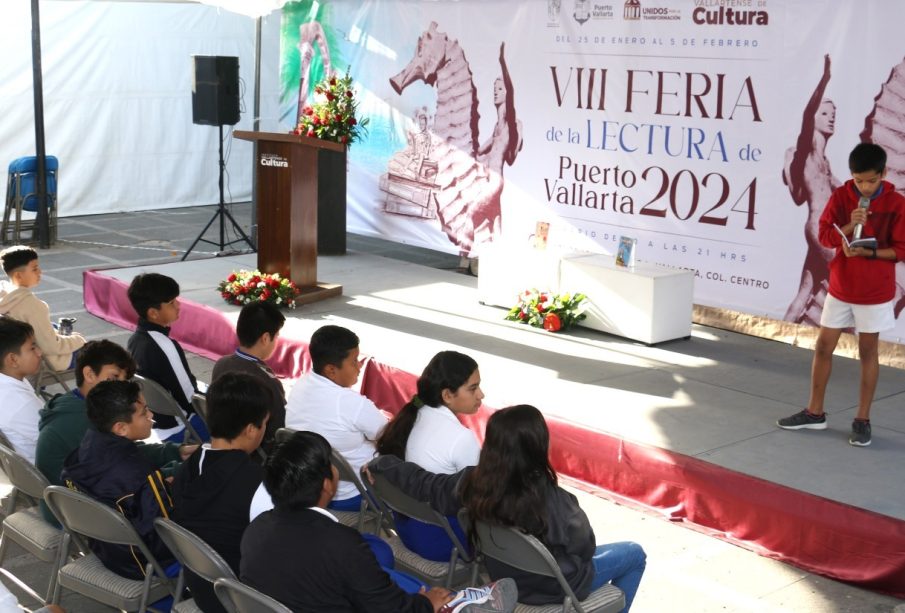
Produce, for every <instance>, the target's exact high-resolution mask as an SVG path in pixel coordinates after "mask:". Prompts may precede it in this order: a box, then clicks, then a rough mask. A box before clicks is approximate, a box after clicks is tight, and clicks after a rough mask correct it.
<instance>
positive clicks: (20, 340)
mask: <svg viewBox="0 0 905 613" xmlns="http://www.w3.org/2000/svg"><path fill="white" fill-rule="evenodd" d="M34 336H35V329H34V328H32V327H31V324H29V323H26V322H24V321H19V320H18V319H13V318H12V317H6V316H3V317H0V366H2V365H3V362H4V361H6V355H7V354H9V353H19V352H20V351H22V345H24V344H25V343H27V342H28V339H30V338H34Z"/></svg>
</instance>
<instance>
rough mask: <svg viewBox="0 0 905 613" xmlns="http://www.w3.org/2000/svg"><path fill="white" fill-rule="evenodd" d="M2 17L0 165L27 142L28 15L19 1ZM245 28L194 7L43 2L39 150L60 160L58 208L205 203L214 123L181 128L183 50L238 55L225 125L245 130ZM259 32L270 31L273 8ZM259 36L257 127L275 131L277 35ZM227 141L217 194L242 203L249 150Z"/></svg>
mask: <svg viewBox="0 0 905 613" xmlns="http://www.w3.org/2000/svg"><path fill="white" fill-rule="evenodd" d="M249 4H258V3H249ZM3 13H4V15H3V16H4V18H3V20H2V21H0V49H2V51H3V57H4V58H5V61H4V62H3V63H2V64H0V163H9V162H10V161H11V160H13V159H15V158H17V157H20V156H22V155H33V154H34V149H35V145H34V109H33V97H32V96H33V94H32V66H31V42H30V35H31V32H30V30H31V15H30V6H29V3H28V2H24V1H22V0H16V1H15V2H10V3H8V4H5V5H4V9H3ZM254 26H255V22H254V20H253V19H249V18H248V17H247V16H242V15H239V14H236V13H233V12H230V11H226V10H220V9H219V8H216V7H211V6H204V5H200V4H189V3H169V2H92V1H66V2H43V3H42V4H41V43H42V62H43V75H44V123H45V130H46V149H47V154H48V155H55V156H57V157H58V158H59V159H60V180H59V190H60V193H59V203H60V210H59V213H60V215H61V216H66V215H77V214H87V213H104V212H113V211H129V210H146V209H154V208H172V207H180V206H190V205H196V204H209V203H213V202H216V201H217V200H218V191H217V174H218V164H217V149H218V147H217V137H218V130H217V128H216V127H210V126H197V125H194V124H193V123H192V60H191V56H192V55H230V56H238V58H239V69H240V79H241V81H242V84H241V86H240V91H241V95H242V100H241V104H242V110H243V114H242V119H241V121H240V122H239V124H237V125H236V128H239V129H250V128H251V125H252V118H251V116H250V111H251V107H252V89H253V83H254V72H253V71H254ZM264 27H265V28H268V29H269V28H278V27H279V14H276V15H275V16H274V17H273V18H265V20H264ZM268 40H269V41H270V44H269V45H268V44H267V41H268ZM264 41H265V47H264V49H263V52H262V57H263V58H265V60H264V62H262V66H263V67H264V68H263V69H262V111H261V114H262V126H261V127H262V129H279V126H278V122H277V119H276V117H277V116H278V112H279V111H278V98H279V84H278V64H279V51H278V36H276V35H271V36H265V37H264ZM246 111H248V112H246ZM224 133H225V135H227V134H228V130H227V129H225V130H224ZM226 147H227V149H228V151H229V160H228V164H227V172H228V178H227V187H228V192H227V201H242V200H248V199H249V198H250V196H251V164H250V163H249V160H250V151H251V145H250V144H249V143H245V142H244V141H232V139H231V138H230V137H229V136H228V135H227V140H226Z"/></svg>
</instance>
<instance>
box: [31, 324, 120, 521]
mask: <svg viewBox="0 0 905 613" xmlns="http://www.w3.org/2000/svg"><path fill="white" fill-rule="evenodd" d="M134 374H135V361H134V360H132V356H130V355H129V352H128V351H126V350H125V349H123V348H122V347H120V346H119V345H117V344H116V343H114V342H112V341H108V340H100V341H89V342H88V344H86V345H85V346H84V347H83V348H82V350H81V351H79V353H78V357H77V358H76V361H75V384H76V386H77V387H76V389H74V390H72V391H71V392H69V393H66V394H57V395H56V396H54V397H53V398H51V399H50V400H48V401H47V404H46V405H44V408H43V409H41V420H40V421H39V422H38V430H39V433H38V446H37V449H36V450H35V466H37V467H38V470H40V471H41V472H42V473H44V476H45V477H47V480H48V481H50V484H51V485H62V484H63V481H62V479H60V471H61V470H62V469H63V462H64V461H65V460H66V457H67V456H68V455H69V454H70V453H72V451H73V450H74V449H76V448H77V447H78V446H79V444H81V442H82V438H83V437H84V436H85V432H86V431H87V430H88V428H89V426H90V422H89V421H88V414H87V413H86V411H85V398H86V397H87V396H88V393H89V392H91V390H92V389H94V386H95V385H97V384H98V383H100V382H101V381H125V380H126V379H130V378H131V377H132V375H134ZM41 511H42V512H43V513H44V518H45V519H46V520H47V521H49V522H51V523H53V524H56V523H57V520H56V518H55V517H54V516H53V514H52V513H51V512H50V509H48V508H47V505H45V504H44V501H43V500H42V501H41Z"/></svg>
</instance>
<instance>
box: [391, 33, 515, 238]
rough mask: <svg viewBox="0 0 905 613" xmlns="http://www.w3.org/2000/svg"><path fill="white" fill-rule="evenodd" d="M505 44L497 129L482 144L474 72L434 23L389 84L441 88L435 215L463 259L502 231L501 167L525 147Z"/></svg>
mask: <svg viewBox="0 0 905 613" xmlns="http://www.w3.org/2000/svg"><path fill="white" fill-rule="evenodd" d="M504 48H505V45H500V66H501V69H502V76H501V78H499V79H497V82H496V83H495V84H494V92H495V95H494V103H495V105H496V107H497V124H496V127H495V128H494V131H493V136H492V137H491V138H490V140H489V141H488V142H487V143H485V144H484V145H483V146H480V147H479V145H478V120H479V119H480V115H479V113H478V95H477V90H476V89H475V86H474V82H473V80H472V73H471V68H470V67H469V64H468V61H467V60H466V59H465V53H464V51H463V50H462V48H461V47H460V46H459V43H458V41H456V40H450V39H449V37H448V36H447V35H446V34H444V33H442V32H439V31H438V30H437V24H436V22H432V23H431V24H430V27H429V28H428V29H427V30H426V31H425V32H424V33H423V34H422V35H421V36H420V37H419V38H418V46H417V52H416V54H415V57H414V58H412V60H411V61H410V62H409V64H408V66H406V67H405V68H404V69H403V70H402V72H400V73H399V74H397V75H396V76H394V77H392V78H391V79H390V84H391V85H392V86H393V89H395V90H396V93H398V94H400V95H401V94H402V91H403V90H404V89H405V88H406V87H407V86H408V85H410V84H412V83H414V82H415V81H419V80H420V81H424V82H425V83H427V84H428V85H433V86H434V87H436V89H437V112H436V114H435V116H434V125H433V130H432V131H433V133H434V134H435V135H436V136H438V137H439V140H440V141H441V142H440V143H439V145H438V146H437V148H436V150H435V151H434V154H433V157H434V158H435V159H436V160H437V166H438V168H437V178H436V179H435V181H436V183H437V185H439V188H438V190H437V193H436V199H437V215H438V217H439V218H440V223H441V225H442V228H443V231H444V232H445V233H446V235H447V236H448V237H449V239H450V241H452V243H453V244H455V245H456V246H458V247H459V249H460V251H461V252H462V253H463V254H469V253H471V251H472V250H473V249H474V247H475V246H476V245H479V244H480V243H483V242H485V241H488V240H491V239H492V238H493V237H494V236H495V235H497V234H498V233H499V231H500V225H501V219H500V195H501V194H502V191H503V176H502V173H503V165H504V163H505V164H509V165H510V166H511V165H512V164H513V162H514V161H515V157H516V155H517V154H518V151H519V150H520V149H521V146H522V139H521V123H520V122H519V121H517V120H516V117H515V106H514V102H513V100H514V93H513V87H512V81H511V79H510V77H509V71H508V69H507V67H506V61H505V57H504Z"/></svg>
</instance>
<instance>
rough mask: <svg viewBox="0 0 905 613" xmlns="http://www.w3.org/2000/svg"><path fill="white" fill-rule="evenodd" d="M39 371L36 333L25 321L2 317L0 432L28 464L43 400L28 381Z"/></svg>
mask: <svg viewBox="0 0 905 613" xmlns="http://www.w3.org/2000/svg"><path fill="white" fill-rule="evenodd" d="M40 369H41V349H40V348H39V347H38V344H37V342H36V341H35V331H34V329H32V327H31V326H30V325H29V324H27V323H25V322H24V321H19V320H17V319H13V318H12V317H0V432H2V433H3V434H4V435H6V438H7V439H9V442H10V443H11V444H12V446H13V451H17V452H19V453H20V454H22V455H23V456H24V457H25V458H27V459H28V461H29V462H34V461H35V444H36V442H37V440H38V412H39V411H40V410H41V400H40V399H39V398H38V397H37V395H36V394H35V390H34V388H33V387H32V386H31V385H30V384H29V383H28V381H26V380H25V378H26V377H31V376H33V375H36V374H38V371H39V370H40Z"/></svg>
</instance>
